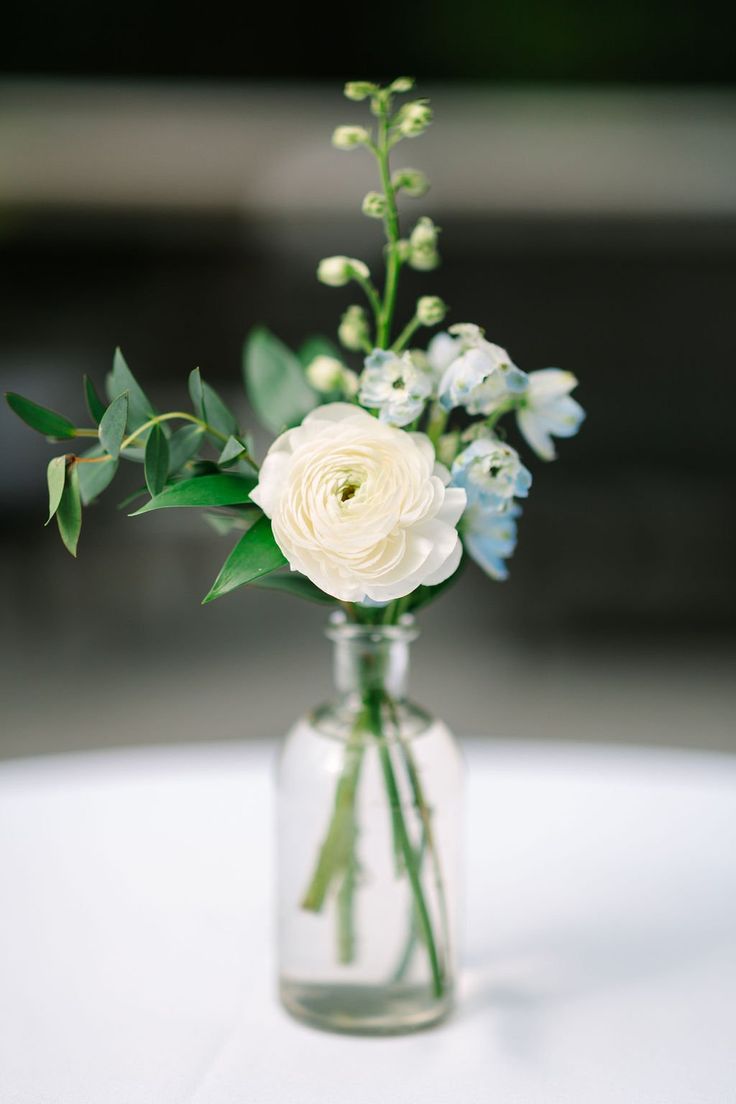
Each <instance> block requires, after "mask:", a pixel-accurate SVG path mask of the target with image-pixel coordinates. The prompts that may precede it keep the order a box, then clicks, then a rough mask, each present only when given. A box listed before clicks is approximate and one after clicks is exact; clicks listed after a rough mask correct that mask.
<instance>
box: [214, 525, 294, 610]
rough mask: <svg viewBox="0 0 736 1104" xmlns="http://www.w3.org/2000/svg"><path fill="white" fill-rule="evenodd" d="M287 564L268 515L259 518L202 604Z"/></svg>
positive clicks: (227, 561)
mask: <svg viewBox="0 0 736 1104" xmlns="http://www.w3.org/2000/svg"><path fill="white" fill-rule="evenodd" d="M285 563H286V557H285V556H284V554H283V552H282V551H281V549H280V548H279V546H278V545H277V544H276V541H275V539H274V535H273V533H272V531H271V522H270V520H269V518H267V517H262V518H260V519H259V520H258V521H257V522H256V523H255V525H254V526H253V527H252V528H251V529H249V530H248V532H247V533H244V534H243V536H242V537H241V538H240V540H239V541H238V543H237V544H236V545H235V547H234V548H233V550H232V552H231V553H230V555H229V556H228V558H227V559H226V560H225V563H224V564H223V566H222V570H221V571H220V574H219V575H218V576H217V578H216V579H215V581H214V583H213V584H212V588H211V590H210V592H209V594H208V595H207V596H206V597H205V598H204V599H203V600H202V605H204V604H205V603H206V602H212V601H214V599H215V598H221V597H222V595H223V594H228V593H229V592H230V591H231V590H235V589H236V587H240V586H243V585H244V584H245V583H252V582H253V580H254V579H259V578H261V576H263V575H268V573H269V572H271V571H275V570H276V568H278V567H282V566H283V565H284V564H285Z"/></svg>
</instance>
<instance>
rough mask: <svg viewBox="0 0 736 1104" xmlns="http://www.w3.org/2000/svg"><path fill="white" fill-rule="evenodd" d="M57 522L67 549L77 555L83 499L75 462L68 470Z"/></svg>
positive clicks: (57, 512) (57, 513)
mask: <svg viewBox="0 0 736 1104" xmlns="http://www.w3.org/2000/svg"><path fill="white" fill-rule="evenodd" d="M56 523H57V525H58V526H59V532H60V533H61V539H62V540H63V542H64V545H65V546H66V548H67V550H68V551H69V552H71V554H72V556H76V554H77V544H78V543H79V534H80V531H81V529H82V500H81V497H80V494H79V472H78V471H77V464H75V463H71V464H70V465H69V466H68V468H67V470H66V481H65V483H64V492H63V494H62V496H61V502H60V503H59V508H58V510H57V511H56Z"/></svg>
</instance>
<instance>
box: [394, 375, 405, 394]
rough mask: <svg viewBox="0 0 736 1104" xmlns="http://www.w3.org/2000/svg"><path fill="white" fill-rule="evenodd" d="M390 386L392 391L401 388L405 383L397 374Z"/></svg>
mask: <svg viewBox="0 0 736 1104" xmlns="http://www.w3.org/2000/svg"><path fill="white" fill-rule="evenodd" d="M391 386H392V387H393V389H394V391H400V390H401V388H402V387H404V386H405V384H404V381H403V379H402V378H401V376H399V378H398V379H395V380H394V382H393V383H392V384H391Z"/></svg>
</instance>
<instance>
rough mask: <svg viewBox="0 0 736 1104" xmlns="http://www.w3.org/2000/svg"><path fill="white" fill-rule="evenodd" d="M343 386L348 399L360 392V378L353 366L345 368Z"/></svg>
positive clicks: (341, 382)
mask: <svg viewBox="0 0 736 1104" xmlns="http://www.w3.org/2000/svg"><path fill="white" fill-rule="evenodd" d="M340 384H341V387H342V393H343V395H345V397H346V398H348V399H353V398H355V396H356V395H357V394H358V388H359V387H360V378H359V376H358V373H357V372H354V371H353V369H352V368H344V369H343V373H342V380H341V381H340Z"/></svg>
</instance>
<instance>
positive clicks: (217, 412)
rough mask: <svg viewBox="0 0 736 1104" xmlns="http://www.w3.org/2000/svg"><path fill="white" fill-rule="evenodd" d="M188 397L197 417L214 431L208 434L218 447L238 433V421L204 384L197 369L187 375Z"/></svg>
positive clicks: (211, 388) (208, 386)
mask: <svg viewBox="0 0 736 1104" xmlns="http://www.w3.org/2000/svg"><path fill="white" fill-rule="evenodd" d="M189 397H190V398H191V400H192V406H193V407H194V413H195V414H196V415H197V417H198V418H201V419H202V421H203V422H207V424H208V425H210V426H212V428H213V429H214V430H215V431H216V432H215V433H210V434H208V436H209V437H210V438H211V440H213V441H214V443H215V444H216V445H218V446H219V445H221V444H222V442H223V441H226V440H227V439H228V438H229V437H230V436H237V435H238V434H239V433H240V430H239V428H238V420H237V418H236V417H235V415H234V414H233V412H232V410H230V408H229V407H228V406H227V405H226V403H224V402H223V400H222V399H221V398H220V396H219V395H218V394H217V392H216V391H215V389H214V387H211V386H210V385H209V384H208V383H205V382H204V380H203V379H202V376H201V373H200V371H199V368H195V369H194V370H193V371H192V372H190V373H189Z"/></svg>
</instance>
